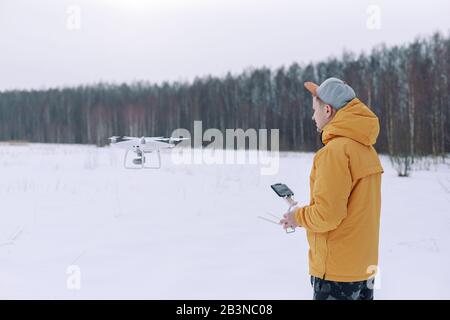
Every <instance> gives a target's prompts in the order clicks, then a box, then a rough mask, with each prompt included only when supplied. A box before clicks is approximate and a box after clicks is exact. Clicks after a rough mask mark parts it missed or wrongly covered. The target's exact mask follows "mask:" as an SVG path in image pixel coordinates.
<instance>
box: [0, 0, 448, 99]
mask: <svg viewBox="0 0 450 320" xmlns="http://www.w3.org/2000/svg"><path fill="white" fill-rule="evenodd" d="M71 5H75V6H78V7H79V8H80V9H81V16H80V18H81V19H80V22H81V25H80V29H79V30H70V29H69V28H68V27H67V22H68V20H69V13H68V12H67V10H68V8H69V7H70V6H71ZM369 5H378V6H379V8H380V9H381V28H380V29H379V30H371V29H369V28H367V26H366V23H367V20H368V19H369V14H368V13H367V8H368V7H369ZM449 13H450V1H448V0H426V1H424V0H419V1H410V0H409V1H406V0H395V1H394V0H390V1H389V0H386V1H382V0H371V1H368V0H352V1H351V0H334V1H333V0H329V1H326V0H312V1H311V0H310V1H301V0H190V1H188V0H186V1H181V0H153V1H152V0H148V1H140V0H79V1H77V0H72V1H67V0H39V1H35V0H28V1H26V0H0V70H1V75H0V90H6V89H13V88H38V89H39V88H47V87H55V86H64V85H77V84H86V83H94V82H98V81H108V82H124V81H125V82H131V81H133V80H148V81H151V82H162V81H165V80H169V81H173V80H189V81H190V80H192V79H193V78H194V77H195V76H204V75H206V74H212V75H217V76H222V75H224V74H225V73H226V72H227V71H231V72H233V73H238V72H241V71H243V70H244V69H245V68H247V67H249V66H254V67H260V66H268V67H271V68H276V67H279V66H282V65H285V66H288V65H290V64H291V63H292V62H299V63H308V62H310V61H319V60H322V59H324V58H326V57H328V56H331V55H337V56H339V55H340V54H341V53H342V51H343V49H344V48H345V49H348V50H351V51H354V52H355V53H359V52H361V51H362V50H366V51H367V50H370V48H372V47H373V46H374V45H376V44H379V43H381V42H385V43H387V44H403V43H406V42H410V41H412V40H413V39H414V38H415V37H416V36H417V35H422V36H428V35H430V34H432V32H434V31H438V30H439V31H441V32H443V33H444V34H448V31H449V30H450V19H449Z"/></svg>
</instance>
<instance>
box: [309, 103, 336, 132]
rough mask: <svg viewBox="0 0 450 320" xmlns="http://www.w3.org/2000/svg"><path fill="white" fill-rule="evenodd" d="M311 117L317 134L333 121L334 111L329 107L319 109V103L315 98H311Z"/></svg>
mask: <svg viewBox="0 0 450 320" xmlns="http://www.w3.org/2000/svg"><path fill="white" fill-rule="evenodd" d="M313 112H314V113H313V116H312V120H314V121H315V123H316V127H317V132H321V131H322V129H323V127H325V125H326V124H327V123H328V122H330V121H331V119H333V116H334V111H333V108H332V107H331V106H330V105H326V106H324V107H320V103H319V101H318V100H317V98H316V97H314V98H313Z"/></svg>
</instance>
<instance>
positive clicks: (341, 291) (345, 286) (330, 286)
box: [311, 276, 375, 300]
mask: <svg viewBox="0 0 450 320" xmlns="http://www.w3.org/2000/svg"><path fill="white" fill-rule="evenodd" d="M374 281H375V279H374V278H371V279H369V280H367V281H357V282H337V281H330V280H323V279H320V278H317V277H313V276H311V285H312V287H313V288H314V296H313V300H373V287H374Z"/></svg>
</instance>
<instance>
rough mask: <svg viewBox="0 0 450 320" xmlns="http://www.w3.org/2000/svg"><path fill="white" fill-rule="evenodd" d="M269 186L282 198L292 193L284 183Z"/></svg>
mask: <svg viewBox="0 0 450 320" xmlns="http://www.w3.org/2000/svg"><path fill="white" fill-rule="evenodd" d="M270 187H271V188H272V189H273V191H275V192H276V194H277V195H278V196H280V197H283V198H284V197H290V196H293V195H294V193H293V192H292V190H291V189H289V187H288V186H287V185H285V184H284V183H276V184H273V185H271V186H270Z"/></svg>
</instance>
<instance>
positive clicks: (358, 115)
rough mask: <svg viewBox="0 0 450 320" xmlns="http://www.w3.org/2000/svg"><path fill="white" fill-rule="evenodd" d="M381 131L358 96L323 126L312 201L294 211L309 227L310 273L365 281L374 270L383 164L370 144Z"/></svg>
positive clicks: (314, 173)
mask: <svg viewBox="0 0 450 320" xmlns="http://www.w3.org/2000/svg"><path fill="white" fill-rule="evenodd" d="M379 131H380V125H379V121H378V118H377V116H376V115H375V114H374V113H373V112H372V111H371V110H370V109H369V108H368V107H367V106H366V105H364V104H363V103H362V102H361V101H360V100H359V99H357V98H355V99H353V100H351V101H350V102H349V103H348V104H347V105H346V106H344V107H343V108H342V109H340V110H338V112H337V113H336V115H335V117H334V118H333V119H332V120H331V121H330V122H329V123H328V124H327V125H326V126H325V127H324V128H323V131H322V142H323V143H324V144H325V146H324V147H322V148H321V149H320V150H319V151H318V152H317V153H316V155H315V157H314V163H313V167H312V170H311V175H310V189H311V190H310V197H311V200H310V204H309V206H304V207H301V208H299V209H298V210H297V211H296V213H295V219H296V221H297V223H298V224H299V225H300V226H301V227H304V228H305V229H306V231H307V237H308V243H309V273H310V274H311V275H312V276H315V277H319V278H322V279H326V280H332V281H342V282H352V281H363V280H367V279H368V278H370V277H372V276H373V275H374V272H376V270H377V265H378V242H379V227H380V210H381V174H382V173H383V168H382V166H381V163H380V160H379V158H378V155H377V152H376V151H375V149H374V147H373V146H372V145H373V144H375V142H376V139H377V137H378V133H379Z"/></svg>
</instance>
